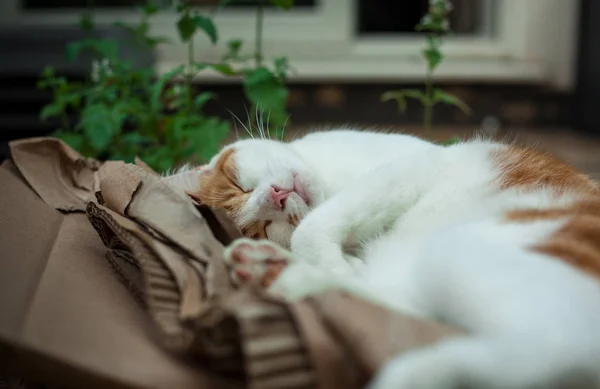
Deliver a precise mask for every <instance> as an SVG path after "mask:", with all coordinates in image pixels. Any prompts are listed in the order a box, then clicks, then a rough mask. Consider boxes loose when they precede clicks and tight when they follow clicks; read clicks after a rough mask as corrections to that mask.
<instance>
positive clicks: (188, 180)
mask: <svg viewBox="0 0 600 389" xmlns="http://www.w3.org/2000/svg"><path fill="white" fill-rule="evenodd" d="M211 171H212V169H211V168H210V167H209V166H208V165H202V166H197V167H191V166H186V167H184V168H181V169H179V170H178V171H176V172H175V173H173V174H171V175H169V176H166V177H163V178H162V180H163V182H164V183H165V184H167V185H168V186H170V187H171V188H173V189H175V190H177V191H179V192H181V191H183V192H184V193H185V194H188V195H189V193H197V192H198V191H199V190H200V186H201V185H202V177H203V176H205V175H207V174H210V172H211Z"/></svg>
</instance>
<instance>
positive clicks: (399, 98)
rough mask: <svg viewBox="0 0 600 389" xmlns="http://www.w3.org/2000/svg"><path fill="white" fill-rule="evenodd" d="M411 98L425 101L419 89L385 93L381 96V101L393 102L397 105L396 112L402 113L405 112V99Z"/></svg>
mask: <svg viewBox="0 0 600 389" xmlns="http://www.w3.org/2000/svg"><path fill="white" fill-rule="evenodd" d="M407 97H408V98H411V99H415V100H419V101H421V103H422V102H423V101H424V99H425V95H424V94H423V92H422V91H420V90H419V89H402V90H397V91H389V92H385V93H384V94H383V95H381V101H383V102H385V101H389V100H395V101H396V103H397V104H398V110H399V111H400V112H402V113H404V112H406V98H407Z"/></svg>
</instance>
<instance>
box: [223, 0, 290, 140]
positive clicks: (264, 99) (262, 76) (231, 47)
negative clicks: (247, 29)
mask: <svg viewBox="0 0 600 389" xmlns="http://www.w3.org/2000/svg"><path fill="white" fill-rule="evenodd" d="M265 3H266V0H260V1H259V3H258V6H257V14H256V29H255V32H256V34H255V47H254V51H253V53H252V54H244V53H243V41H242V40H241V39H234V40H231V41H229V42H227V48H228V50H227V52H226V53H225V55H224V56H223V58H222V61H223V62H225V63H230V64H232V65H233V66H234V67H237V69H238V70H237V74H239V75H241V76H242V77H243V86H244V94H245V95H246V98H247V99H248V100H249V101H250V103H251V105H252V107H251V110H252V114H251V115H249V118H248V119H249V123H248V126H249V128H250V129H252V127H253V123H252V119H251V118H252V117H254V118H255V121H256V122H258V123H254V124H255V126H256V127H261V130H265V131H267V133H268V136H274V137H276V138H282V137H283V132H284V130H285V126H286V124H287V120H288V113H287V110H286V103H287V98H288V89H287V87H286V81H287V76H288V74H289V72H290V71H291V67H290V64H289V61H288V58H287V57H284V56H280V57H276V58H274V59H273V62H272V63H271V65H270V66H268V65H266V64H265V58H264V52H263V24H264V6H265ZM269 3H271V4H272V5H274V6H276V7H277V8H279V9H282V10H285V11H287V10H289V9H290V8H291V7H292V6H293V5H294V1H293V0H269ZM265 113H266V114H267V115H268V120H267V122H266V123H265V122H264V121H263V120H262V119H259V117H260V118H262V117H263V116H264V114H265ZM259 114H260V115H259ZM265 127H266V128H265Z"/></svg>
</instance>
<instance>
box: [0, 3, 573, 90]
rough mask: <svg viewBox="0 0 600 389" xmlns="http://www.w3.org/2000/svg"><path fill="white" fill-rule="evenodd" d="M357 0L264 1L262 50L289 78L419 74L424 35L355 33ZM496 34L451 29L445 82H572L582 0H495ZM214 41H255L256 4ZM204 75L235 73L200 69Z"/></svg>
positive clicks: (160, 30)
mask: <svg viewBox="0 0 600 389" xmlns="http://www.w3.org/2000/svg"><path fill="white" fill-rule="evenodd" d="M18 1H19V0H1V1H0V26H2V25H30V24H44V25H49V24H50V25H61V26H64V25H68V24H73V23H75V22H76V21H77V18H78V13H76V12H73V11H56V12H48V11H45V12H23V11H22V10H20V9H19V8H18V6H17V4H18ZM355 1H356V0H320V5H319V6H317V7H316V9H304V8H297V9H295V10H294V11H292V12H288V13H286V12H281V11H278V10H271V9H267V10H266V11H265V20H264V40H263V47H264V51H265V56H266V57H267V58H271V57H274V56H279V55H286V56H288V57H289V58H290V62H291V64H292V66H293V68H294V69H296V71H297V72H296V73H295V74H294V75H292V76H291V78H290V81H292V82H293V81H317V80H328V81H339V82H343V81H350V82H352V81H370V82H382V83H390V82H411V81H421V80H423V79H424V77H425V66H424V63H423V60H422V58H421V56H420V51H421V49H422V47H423V39H422V38H419V37H413V36H383V37H357V36H356V33H355V28H354V23H355V16H354V14H353V12H354V11H353V10H355V9H356V7H355ZM496 2H497V4H496V6H497V12H495V13H494V15H495V20H494V25H495V33H494V34H488V35H486V34H483V35H481V36H474V37H473V36H472V37H458V36H456V37H448V38H447V40H446V43H445V45H444V46H443V52H444V55H445V61H444V62H443V64H442V65H441V66H440V67H439V69H438V70H437V72H436V79H438V80H443V81H485V82H527V83H542V84H547V85H550V86H553V87H555V88H558V89H567V90H568V89H571V88H572V87H573V83H574V82H573V79H574V68H575V66H574V62H575V54H576V41H577V23H578V11H579V10H578V7H579V2H578V1H574V0H496ZM97 15H98V16H97V19H98V21H99V22H106V23H108V22H112V21H114V20H118V19H121V20H125V21H135V20H136V19H137V16H136V15H135V14H133V13H132V12H128V11H122V10H120V11H99V12H98V13H97ZM215 19H216V23H217V27H218V29H219V33H220V38H219V44H218V45H217V46H216V47H211V46H210V44H209V43H208V41H207V40H205V39H203V38H200V39H197V44H196V47H195V52H196V54H197V58H202V59H203V60H216V59H218V58H219V56H220V55H221V53H222V52H223V48H224V47H225V42H226V41H227V40H229V39H234V38H243V40H244V45H245V47H246V48H247V49H248V50H251V49H252V48H253V46H254V31H255V17H254V11H252V10H246V9H227V10H225V11H222V12H221V13H219V14H218V15H217V16H216V17H215ZM175 20H176V15H175V14H174V13H164V12H163V13H161V14H160V15H159V16H158V17H156V18H155V21H154V23H153V33H156V34H160V35H165V36H168V37H171V38H172V39H173V40H174V41H177V35H176V31H175V27H174V25H175ZM186 55H187V49H186V48H185V46H184V45H179V44H177V45H172V46H164V47H163V48H161V49H159V51H158V61H157V68H158V70H159V71H161V72H162V71H166V70H168V69H170V68H172V67H174V66H177V65H179V64H182V63H185V58H186ZM199 77H201V78H202V79H203V80H205V81H210V82H228V81H231V79H229V78H226V77H222V76H219V75H217V74H215V73H211V72H204V73H202V74H201V75H200V76H199Z"/></svg>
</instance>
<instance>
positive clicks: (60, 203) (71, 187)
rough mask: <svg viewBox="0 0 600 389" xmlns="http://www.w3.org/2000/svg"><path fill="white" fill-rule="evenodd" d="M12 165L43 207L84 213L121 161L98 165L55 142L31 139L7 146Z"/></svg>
mask: <svg viewBox="0 0 600 389" xmlns="http://www.w3.org/2000/svg"><path fill="white" fill-rule="evenodd" d="M10 152H11V157H12V159H13V161H14V162H15V164H16V166H17V167H18V169H19V171H20V172H21V174H23V177H24V178H25V180H26V181H27V183H29V185H31V187H32V188H33V189H34V190H35V192H36V193H37V194H38V196H40V197H41V198H42V199H43V200H44V201H45V202H46V204H48V205H50V206H51V207H54V208H56V209H58V210H61V211H66V212H74V211H79V212H83V211H85V207H86V205H87V203H88V201H93V200H94V193H95V192H96V189H97V185H98V182H99V181H100V180H101V179H102V178H103V177H104V176H105V175H106V174H109V173H110V171H111V170H112V169H113V168H115V166H120V165H123V162H121V161H111V162H108V163H105V164H101V163H99V162H98V161H96V160H93V159H88V158H83V157H82V156H81V155H79V154H78V153H77V152H75V151H74V150H73V149H71V148H70V147H69V146H67V145H66V144H65V143H64V142H63V141H61V140H59V139H56V138H31V139H25V140H20V141H14V142H11V143H10Z"/></svg>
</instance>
